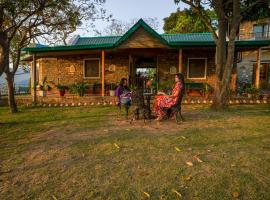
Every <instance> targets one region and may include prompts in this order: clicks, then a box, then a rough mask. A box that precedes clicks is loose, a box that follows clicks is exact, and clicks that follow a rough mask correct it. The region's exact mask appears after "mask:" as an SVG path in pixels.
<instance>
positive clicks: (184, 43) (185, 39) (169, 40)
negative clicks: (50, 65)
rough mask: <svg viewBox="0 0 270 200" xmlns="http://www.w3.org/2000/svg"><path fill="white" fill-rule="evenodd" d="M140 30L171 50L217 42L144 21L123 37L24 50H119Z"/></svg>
mask: <svg viewBox="0 0 270 200" xmlns="http://www.w3.org/2000/svg"><path fill="white" fill-rule="evenodd" d="M139 28H143V29H145V30H146V31H147V32H148V33H150V34H151V35H152V36H153V37H155V38H157V39H159V41H160V42H161V43H163V44H165V45H167V46H168V47H171V48H181V47H214V46H215V42H214V40H213V37H212V34H211V33H187V34H158V33H157V32H156V31H155V30H153V29H152V28H151V27H150V26H149V25H148V24H146V23H145V22H144V21H143V20H142V19H140V20H139V21H138V22H137V23H136V24H135V25H134V26H133V27H131V28H130V29H129V30H128V31H127V32H126V33H125V34H124V35H123V36H105V37H80V38H78V40H77V41H76V42H75V43H74V44H72V45H67V46H54V47H48V46H37V47H29V48H25V49H23V50H24V51H27V52H30V53H31V52H33V53H34V52H37V53H38V52H50V51H74V50H87V49H112V48H117V47H118V46H119V45H121V44H122V43H123V42H124V41H126V40H127V39H129V37H130V36H131V35H132V34H133V33H134V32H135V31H136V30H138V29H139ZM235 44H236V46H239V47H249V46H251V47H252V46H267V45H270V40H243V41H236V42H235Z"/></svg>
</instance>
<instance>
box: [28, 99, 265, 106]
mask: <svg viewBox="0 0 270 200" xmlns="http://www.w3.org/2000/svg"><path fill="white" fill-rule="evenodd" d="M212 102H213V101H212V100H190V101H188V100H184V101H183V102H182V104H184V105H189V104H211V103H212ZM267 103H270V101H267V100H246V99H243V100H238V99H236V100H230V101H229V104H230V105H239V104H267ZM116 104H117V103H115V102H112V101H111V102H96V103H94V102H92V103H61V104H57V103H55V104H46V103H43V104H40V103H39V104H27V106H28V107H30V106H40V107H74V106H94V105H98V106H99V105H102V106H108V105H116Z"/></svg>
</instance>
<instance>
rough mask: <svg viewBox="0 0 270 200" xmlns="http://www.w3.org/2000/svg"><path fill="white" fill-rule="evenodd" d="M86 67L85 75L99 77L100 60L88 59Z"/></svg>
mask: <svg viewBox="0 0 270 200" xmlns="http://www.w3.org/2000/svg"><path fill="white" fill-rule="evenodd" d="M84 67H85V68H84V75H85V77H99V60H86V61H85V65H84Z"/></svg>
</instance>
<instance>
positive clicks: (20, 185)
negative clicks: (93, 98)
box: [0, 105, 270, 200]
mask: <svg viewBox="0 0 270 200" xmlns="http://www.w3.org/2000/svg"><path fill="white" fill-rule="evenodd" d="M115 114H116V109H115V108H114V107H73V108H66V107H65V108H25V107H20V113H18V114H16V115H12V114H10V113H9V110H8V108H6V107H4V108H3V107H2V108H0V199H54V200H56V199H58V200H60V199H125V200H126V199H168V200H171V199H191V200H196V199H200V200H211V199H217V200H222V199H226V200H227V199H254V200H260V199H261V200H266V199H270V107H269V105H256V106H255V105H254V106H233V107H230V109H229V110H227V111H225V112H223V113H217V112H213V111H211V110H209V109H208V108H207V107H204V106H184V107H183V115H184V117H185V118H186V122H184V123H182V124H179V125H177V124H176V123H175V122H174V121H164V122H161V123H156V122H154V121H152V122H151V123H148V122H147V123H146V125H144V124H143V122H141V121H139V122H135V123H134V124H133V125H129V123H128V122H127V121H125V120H124V119H123V120H120V121H119V120H118V121H117V120H116V116H115ZM191 165H193V166H191ZM180 196H181V197H180Z"/></svg>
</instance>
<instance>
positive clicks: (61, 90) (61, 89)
mask: <svg viewBox="0 0 270 200" xmlns="http://www.w3.org/2000/svg"><path fill="white" fill-rule="evenodd" d="M56 88H57V89H58V92H59V95H60V97H63V96H65V94H66V90H67V89H68V87H67V86H64V85H60V84H58V85H56Z"/></svg>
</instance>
